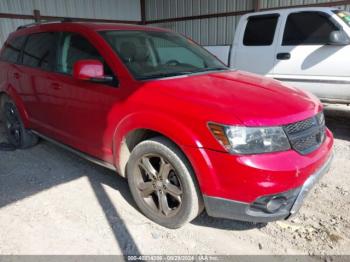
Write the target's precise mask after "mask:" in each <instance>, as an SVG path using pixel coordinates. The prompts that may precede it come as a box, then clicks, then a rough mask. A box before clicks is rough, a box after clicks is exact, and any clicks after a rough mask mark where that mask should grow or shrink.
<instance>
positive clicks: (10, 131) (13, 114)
mask: <svg viewBox="0 0 350 262" xmlns="http://www.w3.org/2000/svg"><path fill="white" fill-rule="evenodd" d="M1 98H2V99H1V101H0V102H1V103H0V105H1V112H2V114H3V116H2V119H3V120H4V123H5V131H6V136H7V140H8V142H9V143H10V144H12V145H13V146H14V147H16V148H20V149H25V148H29V147H32V146H34V145H36V144H37V143H38V140H39V139H38V137H37V136H36V135H34V134H33V133H32V132H31V131H30V130H27V129H26V128H25V127H24V125H23V122H22V119H21V117H20V115H19V113H18V110H17V107H16V105H15V103H14V102H13V101H12V100H11V99H10V98H9V97H8V96H5V95H4V96H2V97H1Z"/></svg>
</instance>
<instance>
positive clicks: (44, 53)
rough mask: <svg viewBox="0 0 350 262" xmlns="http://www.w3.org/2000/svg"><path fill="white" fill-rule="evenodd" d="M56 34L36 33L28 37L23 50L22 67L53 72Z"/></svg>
mask: <svg viewBox="0 0 350 262" xmlns="http://www.w3.org/2000/svg"><path fill="white" fill-rule="evenodd" d="M55 50H56V34H55V33H53V32H48V33H36V34H32V35H30V36H29V37H28V40H27V42H26V44H25V47H24V50H23V65H26V66H30V67H38V68H41V69H44V70H53V61H54V56H55Z"/></svg>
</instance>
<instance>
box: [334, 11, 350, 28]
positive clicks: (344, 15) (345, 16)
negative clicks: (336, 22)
mask: <svg viewBox="0 0 350 262" xmlns="http://www.w3.org/2000/svg"><path fill="white" fill-rule="evenodd" d="M333 12H334V13H335V14H336V15H337V16H338V17H340V19H341V20H343V21H344V22H345V24H347V25H348V26H350V13H349V12H346V11H343V10H335V11H333Z"/></svg>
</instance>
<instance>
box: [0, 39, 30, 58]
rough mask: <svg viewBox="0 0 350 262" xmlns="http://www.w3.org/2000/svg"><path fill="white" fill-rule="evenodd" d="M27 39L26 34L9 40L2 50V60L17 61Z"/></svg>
mask: <svg viewBox="0 0 350 262" xmlns="http://www.w3.org/2000/svg"><path fill="white" fill-rule="evenodd" d="M25 40H26V36H18V37H14V38H11V39H9V40H7V41H6V42H5V45H4V48H3V51H2V52H1V60H4V61H7V62H11V63H17V62H18V59H19V56H20V54H21V48H22V47H23V44H24V42H25Z"/></svg>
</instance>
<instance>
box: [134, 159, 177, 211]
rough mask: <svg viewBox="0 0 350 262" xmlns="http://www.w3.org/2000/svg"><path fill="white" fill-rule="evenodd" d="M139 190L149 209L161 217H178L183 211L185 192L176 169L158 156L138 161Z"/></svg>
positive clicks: (137, 181)
mask: <svg viewBox="0 0 350 262" xmlns="http://www.w3.org/2000/svg"><path fill="white" fill-rule="evenodd" d="M136 183H137V189H138V193H139V195H140V196H141V197H142V199H143V201H144V203H145V204H146V206H147V208H149V209H151V210H152V211H153V212H156V213H157V214H158V215H159V216H161V217H171V216H174V215H176V214H177V213H178V212H179V210H180V209H181V205H182V197H183V190H182V185H181V181H180V179H179V177H178V175H177V174H176V170H175V169H174V167H173V166H172V165H171V164H170V163H169V161H167V160H166V159H165V158H164V157H162V156H160V155H158V154H147V155H144V156H142V157H141V158H140V159H139V161H138V167H137V180H136Z"/></svg>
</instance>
